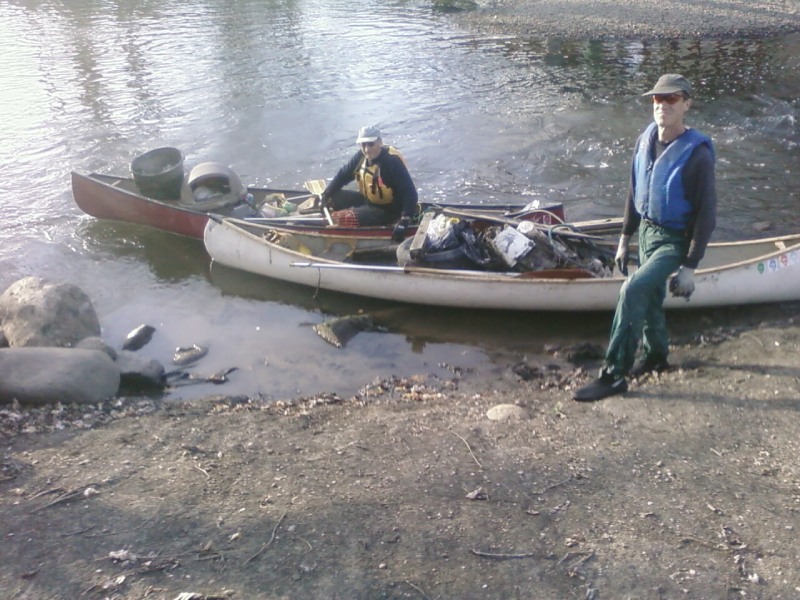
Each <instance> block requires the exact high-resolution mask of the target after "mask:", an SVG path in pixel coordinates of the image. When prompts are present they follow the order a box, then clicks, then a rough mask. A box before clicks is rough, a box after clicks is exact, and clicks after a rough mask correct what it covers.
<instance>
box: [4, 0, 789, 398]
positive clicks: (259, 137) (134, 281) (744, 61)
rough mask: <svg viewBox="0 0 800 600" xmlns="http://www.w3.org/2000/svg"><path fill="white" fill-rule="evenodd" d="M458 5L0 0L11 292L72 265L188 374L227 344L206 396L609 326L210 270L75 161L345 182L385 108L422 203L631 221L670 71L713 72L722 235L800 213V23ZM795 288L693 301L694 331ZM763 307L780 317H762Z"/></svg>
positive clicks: (161, 356)
mask: <svg viewBox="0 0 800 600" xmlns="http://www.w3.org/2000/svg"><path fill="white" fill-rule="evenodd" d="M441 4H442V3H435V2H431V1H413V2H406V1H399V0H398V1H393V2H385V1H383V0H363V1H362V2H357V3H353V2H346V1H344V0H283V1H280V0H275V1H268V2H265V1H263V0H234V1H231V0H224V1H223V0H207V1H205V2H199V1H198V2H194V1H189V2H186V1H180V2H179V1H176V0H162V1H159V2H151V1H147V0H115V1H113V2H112V1H111V0H61V1H55V0H53V1H33V0H29V1H24V0H4V1H3V2H0V90H2V91H0V94H2V103H0V174H1V176H0V194H2V200H0V222H2V228H0V290H2V289H5V288H6V287H7V286H8V285H9V284H11V283H12V282H13V281H16V280H17V279H19V278H21V277H23V276H27V275H36V276H39V277H44V278H47V279H52V280H57V281H67V282H71V283H74V284H76V285H78V286H80V287H81V288H82V289H84V290H85V291H86V292H87V293H88V294H89V296H90V297H91V298H92V301H93V303H94V305H95V308H96V310H97V312H98V315H99V317H100V320H101V324H102V327H103V337H104V339H106V341H107V342H109V343H111V344H112V345H114V346H117V347H118V346H119V345H120V343H121V341H122V339H123V338H124V336H125V334H126V333H127V332H128V331H129V330H131V329H133V328H134V327H136V326H137V325H139V324H141V323H148V324H151V325H153V326H155V327H156V328H157V330H158V331H157V333H156V335H155V337H154V338H153V341H152V342H151V343H150V344H148V345H147V346H145V348H144V349H142V350H141V351H140V352H141V353H142V354H143V355H144V356H147V357H149V358H155V359H157V360H160V361H162V362H164V363H165V365H166V366H167V367H169V363H170V360H171V356H172V352H173V350H174V348H175V347H177V346H187V345H191V344H193V343H197V344H203V345H208V346H209V347H210V348H211V351H210V353H209V355H208V356H207V357H206V358H205V359H203V361H202V362H201V363H200V365H198V367H196V369H195V370H196V372H197V373H198V374H201V375H202V374H210V373H212V372H215V371H217V370H220V369H224V368H228V367H237V368H238V370H237V371H235V372H233V373H232V374H231V375H230V381H229V382H228V383H227V384H225V386H219V387H217V386H212V385H210V384H202V385H195V386H187V387H182V388H178V389H177V390H175V391H174V392H173V393H172V394H171V397H174V398H192V397H197V396H200V395H206V394H209V393H216V392H224V393H232V394H234V393H248V394H253V395H255V394H260V395H261V396H263V397H264V398H267V399H274V398H284V397H287V396H293V395H297V394H310V393H316V392H321V391H335V392H338V393H341V394H349V393H353V392H354V391H355V390H357V389H358V388H359V387H360V386H362V385H363V384H365V383H367V382H369V381H371V380H373V379H374V378H375V377H377V376H380V375H387V374H390V373H397V374H409V373H414V372H419V371H422V372H435V373H442V374H444V373H446V372H447V369H448V365H453V364H458V365H462V366H466V367H470V366H477V365H480V364H483V363H486V362H487V361H491V360H494V359H496V358H498V357H499V356H506V357H507V356H509V355H510V356H519V357H523V356H527V357H529V358H531V357H534V356H537V355H539V354H541V353H542V352H543V348H544V346H545V344H554V343H574V342H576V341H581V340H593V341H598V342H600V343H604V341H605V335H606V332H607V329H608V326H609V323H610V315H607V314H597V315H579V316H575V315H568V314H556V315H537V314H516V313H514V314H509V313H492V312H474V311H460V310H445V309H432V308H425V307H408V306H399V305H391V304H387V303H382V302H374V301H369V300H363V299H358V298H354V297H350V296H346V295H338V294H330V293H320V294H319V295H317V296H315V295H314V291H313V290H309V289H305V288H300V287H295V286H291V285H287V284H283V283H280V282H275V281H270V280H266V279H260V278H257V277H252V276H249V275H246V274H243V273H239V272H236V271H233V270H230V269H224V268H220V267H218V266H212V265H211V264H210V260H209V258H208V256H207V255H206V254H205V251H204V249H203V247H202V243H200V242H197V241H194V240H188V239H184V238H180V237H177V236H173V235H169V234H166V233H162V232H158V231H153V230H150V229H147V228H144V227H140V226H134V225H126V224H118V223H110V222H101V221H97V220H95V219H92V218H91V217H88V216H86V215H84V214H83V213H81V211H80V210H79V209H78V208H77V206H76V205H75V204H74V202H73V199H72V194H71V190H70V184H69V174H70V171H71V170H79V171H100V172H108V173H122V174H124V173H127V172H128V171H129V166H130V162H131V161H132V160H133V159H134V158H135V157H136V156H138V155H139V154H141V153H143V152H145V151H147V150H149V149H152V148H156V147H159V146H165V145H166V146H175V147H178V148H180V149H181V150H183V152H184V153H185V155H186V168H187V170H188V169H190V168H191V167H192V166H194V165H196V164H198V163H200V162H205V161H210V160H215V161H221V162H224V163H226V164H229V165H230V166H231V167H232V168H233V169H234V170H235V171H236V172H237V173H238V174H239V176H240V177H241V179H242V180H243V181H244V182H245V183H246V184H251V185H274V186H276V187H287V188H300V187H302V184H303V182H304V181H306V180H308V179H318V178H330V177H331V176H332V175H333V174H334V173H335V171H336V170H337V169H338V167H339V166H340V165H341V164H343V163H344V161H345V160H346V159H347V158H348V157H349V156H350V155H351V153H352V152H353V150H354V148H355V146H354V144H353V142H354V138H355V133H356V131H357V130H358V128H359V127H360V126H362V125H365V124H373V123H374V124H378V125H380V127H381V128H382V130H383V131H384V139H385V141H387V142H388V143H391V144H393V145H395V146H397V147H398V148H400V149H401V150H402V151H403V153H404V155H405V156H406V158H407V160H408V162H409V164H410V167H411V170H412V175H413V177H414V179H415V183H416V184H417V186H418V188H419V191H420V196H421V197H422V198H424V199H426V200H435V199H443V198H446V199H448V200H455V199H464V200H466V201H470V202H481V201H482V202H487V203H493V202H506V201H513V200H524V201H530V200H533V199H536V198H539V199H542V200H543V201H552V200H555V201H561V202H563V203H564V204H565V207H566V211H567V214H568V216H569V217H570V218H572V219H587V218H599V217H605V216H618V215H619V214H620V211H621V205H622V200H623V198H624V194H625V187H626V177H627V173H628V161H629V155H630V151H631V147H632V144H633V141H634V139H635V137H636V135H637V134H638V132H639V131H640V130H641V129H642V128H643V127H644V126H645V125H646V124H647V123H648V122H649V120H650V119H651V118H652V117H651V112H650V106H649V105H648V104H647V103H646V102H644V101H643V100H642V99H641V98H640V97H639V94H641V92H642V91H644V90H646V89H648V87H649V86H650V85H651V84H652V82H653V81H654V80H655V79H656V78H657V77H658V76H659V75H660V74H661V73H663V72H667V71H677V72H681V73H683V74H684V75H686V76H687V77H689V78H690V79H691V80H692V81H693V82H694V83H695V87H696V96H697V98H696V100H695V103H694V106H693V110H692V111H691V113H690V118H689V121H690V123H691V124H692V125H694V126H696V127H698V128H699V129H701V130H702V131H704V132H706V133H708V134H709V135H711V136H712V138H713V139H714V140H715V143H716V146H717V152H718V155H719V162H718V169H717V175H718V189H719V227H718V230H717V233H716V239H732V238H735V237H755V236H756V235H758V234H757V232H756V231H755V230H754V229H753V227H752V223H753V222H754V221H755V222H769V223H771V225H772V229H771V230H770V233H774V234H780V233H788V232H794V231H797V230H798V229H799V228H800V211H798V210H797V209H796V204H797V201H798V193H799V192H800V183H799V182H798V170H799V169H798V167H800V164H799V163H798V159H799V158H800V148H799V147H798V145H799V144H800V130H799V129H798V124H797V117H798V111H799V110H800V101H798V98H799V97H800V75H799V74H800V36H798V35H796V34H794V35H784V36H779V37H771V38H768V39H721V40H697V39H687V40H684V41H673V42H666V41H659V42H644V41H637V40H628V41H619V40H618V41H602V42H601V41H594V42H593V41H569V40H565V39H559V38H549V39H520V38H514V37H486V36H485V35H479V34H476V33H473V32H470V31H465V30H461V29H458V28H457V27H456V26H455V25H454V22H453V20H452V14H451V13H449V12H447V11H437V9H436V7H437V6H440V5H441ZM358 310H366V311H368V312H371V313H374V314H375V315H376V316H377V317H378V320H379V322H380V324H381V325H383V326H384V327H385V329H386V331H385V332H373V333H363V334H359V335H358V336H357V337H356V338H354V339H353V340H352V341H351V342H350V343H349V344H348V345H347V346H346V347H345V348H343V349H336V348H333V347H332V346H329V345H327V344H326V343H325V342H323V341H322V340H321V339H320V338H319V337H317V336H316V334H315V333H314V332H313V330H312V329H311V325H312V324H314V323H318V322H320V321H322V320H325V319H327V318H331V317H335V316H339V315H345V314H350V313H354V312H356V311H358ZM791 310H793V307H786V306H779V307H765V308H760V309H759V308H748V309H730V310H725V311H708V312H696V311H691V312H681V313H679V314H673V316H672V317H671V323H672V326H673V327H674V328H675V331H676V333H677V334H680V333H681V332H696V331H698V330H702V329H703V328H706V327H712V326H714V325H717V324H721V323H725V322H732V321H733V322H735V321H737V320H742V319H749V318H752V317H753V315H754V314H755V315H758V316H759V317H760V316H762V315H770V314H774V313H775V312H776V311H783V312H786V311H791ZM759 311H761V312H759Z"/></svg>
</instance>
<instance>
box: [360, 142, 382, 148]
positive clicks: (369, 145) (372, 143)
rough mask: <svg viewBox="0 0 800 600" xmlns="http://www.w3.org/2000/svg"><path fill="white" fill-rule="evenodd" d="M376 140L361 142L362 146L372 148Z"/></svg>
mask: <svg viewBox="0 0 800 600" xmlns="http://www.w3.org/2000/svg"><path fill="white" fill-rule="evenodd" d="M377 143H378V142H361V147H362V148H372V147H373V146H374V145H375V144H377Z"/></svg>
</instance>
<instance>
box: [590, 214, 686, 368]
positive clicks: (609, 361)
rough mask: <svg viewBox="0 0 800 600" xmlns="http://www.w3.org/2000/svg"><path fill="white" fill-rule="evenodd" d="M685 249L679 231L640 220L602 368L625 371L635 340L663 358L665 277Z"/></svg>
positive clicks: (666, 341) (665, 340) (665, 344)
mask: <svg viewBox="0 0 800 600" xmlns="http://www.w3.org/2000/svg"><path fill="white" fill-rule="evenodd" d="M688 249H689V238H687V237H686V236H685V234H684V232H683V231H676V230H674V229H665V228H664V227H659V226H658V225H654V224H653V223H650V222H648V221H642V224H641V228H640V230H639V268H638V269H636V270H635V271H634V272H633V273H632V274H631V275H630V276H629V277H628V279H627V280H626V281H625V283H624V284H623V286H622V289H621V290H620V293H619V299H618V300H617V310H616V312H615V313H614V321H613V323H612V325H611V339H610V341H609V344H608V350H606V356H605V367H604V368H603V370H604V371H605V372H607V373H611V374H613V375H617V376H621V375H626V374H627V373H628V371H630V370H631V367H632V366H633V362H634V358H635V356H636V350H637V348H638V346H639V341H640V340H641V341H642V345H643V349H644V353H645V355H646V356H651V357H658V358H663V359H664V360H666V359H667V354H668V353H669V332H668V331H667V320H666V316H665V315H664V306H663V305H664V298H666V295H667V280H668V279H669V277H670V275H672V273H674V272H675V271H676V270H677V269H678V267H679V266H680V265H681V262H682V261H683V259H684V257H685V256H686V253H687V251H688Z"/></svg>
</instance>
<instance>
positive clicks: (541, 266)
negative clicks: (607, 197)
mask: <svg viewBox="0 0 800 600" xmlns="http://www.w3.org/2000/svg"><path fill="white" fill-rule="evenodd" d="M597 241H598V238H596V237H594V236H591V235H586V234H582V233H580V232H578V231H575V230H574V228H572V227H570V226H569V225H567V224H561V225H542V224H539V223H535V222H533V221H519V222H518V223H517V224H516V225H512V224H509V223H494V222H491V221H483V220H480V219H463V218H457V217H452V216H448V215H445V214H439V215H437V216H435V217H434V218H433V219H432V220H431V221H430V223H429V225H428V228H427V230H426V231H425V239H424V242H423V243H422V245H421V247H419V248H415V247H412V244H413V240H406V242H404V243H403V244H401V245H400V246H399V247H398V250H397V259H398V264H400V265H401V266H405V265H415V266H424V267H432V268H442V269H471V270H475V269H478V270H486V271H502V272H508V271H516V272H528V271H549V270H553V269H573V270H576V269H577V270H580V271H585V272H586V273H588V274H590V275H591V276H593V277H611V275H612V270H613V265H614V257H613V252H612V251H611V250H610V249H609V248H606V247H603V246H602V245H599V244H598V243H597Z"/></svg>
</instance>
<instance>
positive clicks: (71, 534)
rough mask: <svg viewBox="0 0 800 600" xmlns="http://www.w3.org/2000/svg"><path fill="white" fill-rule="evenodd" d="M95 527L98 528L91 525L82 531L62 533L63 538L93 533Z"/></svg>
mask: <svg viewBox="0 0 800 600" xmlns="http://www.w3.org/2000/svg"><path fill="white" fill-rule="evenodd" d="M95 527H97V525H89V527H85V528H83V529H80V530H78V531H73V532H72V533H62V534H61V537H72V536H73V535H80V534H82V533H86V532H87V531H91V530H92V529H94V528H95Z"/></svg>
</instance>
